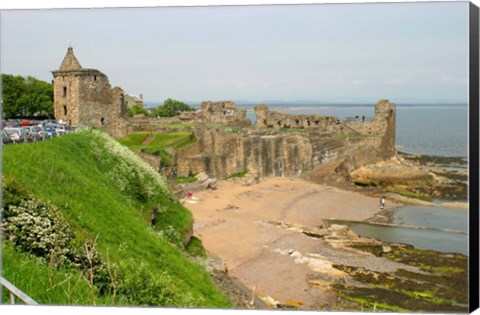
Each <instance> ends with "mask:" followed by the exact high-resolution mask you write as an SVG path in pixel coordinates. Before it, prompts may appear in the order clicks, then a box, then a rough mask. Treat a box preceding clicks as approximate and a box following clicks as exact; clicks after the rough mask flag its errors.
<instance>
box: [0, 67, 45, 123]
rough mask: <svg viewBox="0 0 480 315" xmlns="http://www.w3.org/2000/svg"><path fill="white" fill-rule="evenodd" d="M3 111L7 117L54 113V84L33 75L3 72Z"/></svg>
mask: <svg viewBox="0 0 480 315" xmlns="http://www.w3.org/2000/svg"><path fill="white" fill-rule="evenodd" d="M2 86H3V112H4V113H5V116H6V117H7V118H10V117H25V116H33V115H45V116H52V115H53V86H52V84H50V83H47V82H45V81H41V80H38V79H36V78H34V77H32V76H28V77H22V76H19V75H17V76H14V75H11V74H2Z"/></svg>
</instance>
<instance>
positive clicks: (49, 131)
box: [43, 125, 57, 139]
mask: <svg viewBox="0 0 480 315" xmlns="http://www.w3.org/2000/svg"><path fill="white" fill-rule="evenodd" d="M43 128H44V129H45V139H52V138H53V137H56V136H57V129H55V127H54V126H52V125H45V127H43Z"/></svg>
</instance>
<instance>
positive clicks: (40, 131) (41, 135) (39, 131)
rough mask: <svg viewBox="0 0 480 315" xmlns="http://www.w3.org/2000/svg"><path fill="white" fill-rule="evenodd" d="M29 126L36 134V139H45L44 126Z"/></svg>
mask: <svg viewBox="0 0 480 315" xmlns="http://www.w3.org/2000/svg"><path fill="white" fill-rule="evenodd" d="M30 128H31V130H32V131H33V132H34V133H35V134H36V135H37V141H41V140H45V139H46V135H45V128H43V127H41V126H32V127H30Z"/></svg>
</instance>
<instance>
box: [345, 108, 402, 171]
mask: <svg viewBox="0 0 480 315" xmlns="http://www.w3.org/2000/svg"><path fill="white" fill-rule="evenodd" d="M345 126H347V127H348V128H350V129H351V130H352V131H354V132H357V133H358V134H360V135H361V138H358V137H357V138H352V139H347V140H348V141H346V143H345V148H346V159H345V161H344V163H343V164H342V167H343V169H344V170H345V171H347V172H351V171H353V170H355V169H357V168H359V167H362V166H365V165H369V164H374V163H377V162H380V161H385V160H389V159H392V158H396V155H397V151H396V148H395V133H396V105H395V104H394V103H391V102H389V101H388V100H380V101H378V102H377V103H376V104H375V116H374V118H373V119H372V120H371V121H369V122H346V123H345Z"/></svg>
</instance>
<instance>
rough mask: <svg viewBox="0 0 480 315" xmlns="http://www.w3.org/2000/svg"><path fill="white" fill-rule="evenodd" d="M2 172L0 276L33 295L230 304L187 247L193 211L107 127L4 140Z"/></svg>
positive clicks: (55, 299)
mask: <svg viewBox="0 0 480 315" xmlns="http://www.w3.org/2000/svg"><path fill="white" fill-rule="evenodd" d="M3 176H4V177H3V194H4V205H5V211H4V221H5V224H6V225H4V226H6V228H5V237H4V242H3V260H4V261H3V265H4V274H3V276H4V277H5V278H7V279H8V280H9V281H10V282H12V283H14V284H15V285H16V286H17V287H18V288H19V289H21V290H23V291H24V292H25V293H27V294H28V295H30V296H31V297H32V298H33V299H34V300H36V301H37V302H39V303H48V304H64V305H66V304H77V305H88V304H96V305H111V304H113V305H161V306H187V307H188V306H194V307H222V308H225V307H231V304H230V301H229V300H228V299H227V298H226V297H225V296H224V295H223V294H221V293H220V292H219V291H218V289H217V288H216V287H215V286H214V284H213V282H212V280H211V278H210V276H209V274H208V273H207V271H206V270H205V268H204V267H203V266H201V265H199V264H198V263H194V262H193V261H192V260H191V259H189V256H188V254H187V253H186V251H185V249H184V246H183V245H184V244H183V242H184V240H185V236H186V235H188V233H189V232H190V231H191V227H192V216H191V213H190V212H188V210H186V209H185V208H184V207H183V206H182V205H181V204H179V203H178V202H177V201H176V200H175V199H174V198H173V196H172V195H171V193H170V191H169V190H168V187H167V185H166V183H165V181H164V179H163V178H162V177H161V176H160V175H159V174H157V173H156V172H154V171H153V170H152V169H151V168H150V167H149V166H148V165H147V164H145V163H144V162H143V161H142V160H141V159H140V158H138V157H137V156H135V155H134V154H133V153H131V152H130V151H129V150H128V149H127V148H126V147H124V146H122V145H120V144H119V143H118V142H116V141H115V140H113V139H111V138H110V137H109V136H107V135H105V134H104V133H102V132H100V131H95V130H90V131H82V132H80V133H77V134H72V135H66V136H64V137H61V138H55V139H52V140H50V141H45V142H40V143H28V144H21V145H10V146H6V147H4V148H3ZM26 201H28V202H26ZM7 224H8V225H7ZM39 227H42V228H43V230H42V228H39ZM47 232H48V233H47ZM45 234H48V235H45ZM4 295H5V294H4ZM4 298H5V296H4Z"/></svg>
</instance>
